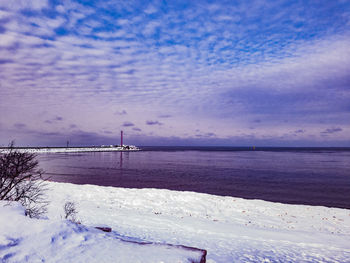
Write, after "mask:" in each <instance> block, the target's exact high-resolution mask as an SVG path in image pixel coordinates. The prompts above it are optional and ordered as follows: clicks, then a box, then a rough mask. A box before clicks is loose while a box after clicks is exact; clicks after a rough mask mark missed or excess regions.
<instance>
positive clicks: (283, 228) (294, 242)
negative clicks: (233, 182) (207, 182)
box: [0, 182, 350, 263]
mask: <svg viewBox="0 0 350 263" xmlns="http://www.w3.org/2000/svg"><path fill="white" fill-rule="evenodd" d="M49 199H50V200H51V204H50V207H49V213H48V218H49V219H50V220H47V224H48V229H53V230H52V231H53V232H52V233H51V234H48V238H49V237H50V236H52V235H55V233H56V232H57V233H61V232H60V231H59V229H62V225H64V224H69V223H67V222H66V221H62V220H61V218H62V216H63V204H64V203H65V202H66V201H73V202H75V203H76V204H77V208H78V211H79V213H78V219H79V220H80V221H81V222H82V224H83V225H85V226H89V227H93V226H109V227H112V229H113V233H112V234H113V235H114V237H115V236H118V237H121V238H124V239H129V240H136V241H142V240H146V241H152V242H160V243H171V244H179V245H186V246H193V247H198V248H202V249H206V250H207V251H208V255H207V262H211V263H213V262H276V261H277V262H291V261H293V262H305V261H313V262H320V261H322V262H347V261H349V258H350V210H347V209H339V208H326V207H316V206H305V205H286V204H279V203H272V202H266V201H260V200H245V199H240V198H233V197H220V196H213V195H208V194H200V193H193V192H179V191H170V190H159V189H125V188H114V187H101V186H93V185H73V184H64V183H53V182H50V183H49ZM2 217H3V215H2V214H0V219H1V218H2ZM26 220H27V219H26ZM28 220H29V219H28ZM50 224H52V225H50ZM0 225H1V222H0ZM12 225H13V231H19V232H18V233H19V238H21V234H20V233H21V232H20V231H21V230H20V229H17V228H16V226H17V225H18V223H16V224H15V223H12ZM33 227H35V224H34V225H33ZM63 228H64V227H63ZM81 228H83V227H79V226H75V227H74V228H73V229H81ZM54 229H58V230H54ZM0 231H2V230H1V229H0ZM50 231H51V230H50ZM55 231H56V232H55ZM72 231H75V230H72ZM79 231H81V230H79ZM79 231H77V232H78V233H79V235H77V236H75V237H73V236H72V237H70V235H68V236H69V237H70V238H71V239H73V240H72V241H71V242H70V241H69V242H70V243H71V244H75V247H77V248H79V249H80V247H81V246H83V247H84V246H85V245H84V244H86V243H84V242H90V241H89V240H95V239H94V238H91V239H89V238H88V239H87V240H86V235H87V236H88V237H89V236H90V235H92V234H91V233H90V232H87V233H86V232H79ZM84 231H85V230H84ZM38 232H40V230H38ZM0 233H2V232H0ZM8 233H12V232H11V231H10V232H8ZM15 233H17V232H15ZM82 233H83V234H82ZM98 235H101V237H99V239H98V241H96V240H95V241H96V243H94V242H95V241H94V242H92V241H91V242H92V243H94V244H100V245H96V246H97V248H98V249H100V250H101V251H104V252H103V254H105V253H107V254H106V256H108V255H109V254H108V253H109V252H108V251H109V250H111V251H113V247H114V246H115V245H116V244H115V242H116V241H115V240H114V239H115V238H114V239H113V238H110V237H109V235H106V234H104V233H101V234H98ZM64 236H65V234H64V231H63V234H62V235H58V239H57V240H58V241H57V242H54V243H53V244H52V245H51V246H50V247H47V248H45V249H46V250H50V251H51V253H56V254H57V255H56V254H55V255H54V256H55V257H57V259H59V258H58V257H60V256H61V253H62V252H61V251H60V249H58V247H60V246H61V245H62V244H64V243H65V242H68V241H66V239H65V238H64ZM12 237H13V236H12ZM2 238H4V237H2ZM6 242H9V241H6ZM11 242H12V241H11ZM13 242H16V239H14V241H13ZM3 244H4V241H0V253H3V252H1V251H2V249H1V248H2V247H3ZM90 247H92V245H91V246H90ZM90 247H89V249H90ZM104 247H106V248H104ZM23 249H24V248H23ZM45 249H44V250H45ZM79 251H80V250H79ZM88 251H90V252H87V253H88V255H89V256H91V257H94V253H95V252H93V251H94V250H88ZM98 252H99V250H98V251H97V252H96V253H97V254H98ZM23 253H24V252H23ZM28 253H29V252H28ZM84 253H85V252H84ZM110 253H112V252H110ZM125 253H127V252H125ZM152 253H153V252H152V251H150V253H149V254H152ZM0 255H1V256H3V254H0ZM78 255H80V254H79V253H78V252H76V253H73V255H72V257H73V256H74V257H76V256H78ZM98 255H100V254H98ZM177 256H178V255H177ZM72 259H73V258H72ZM75 259H76V258H75ZM78 259H79V257H78ZM68 261H69V260H68ZM74 261H75V262H77V260H74ZM121 262H128V261H121ZM129 262H130V261H129ZM133 262H137V261H133ZM140 262H147V261H146V259H145V260H143V259H142V260H141V261H140ZM154 262H156V261H154ZM175 262H178V260H175ZM180 262H181V261H180ZM183 262H186V261H185V260H184V261H183Z"/></svg>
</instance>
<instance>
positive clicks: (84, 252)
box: [0, 202, 199, 263]
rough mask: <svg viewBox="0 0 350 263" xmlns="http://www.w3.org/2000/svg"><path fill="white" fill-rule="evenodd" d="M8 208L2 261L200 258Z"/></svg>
mask: <svg viewBox="0 0 350 263" xmlns="http://www.w3.org/2000/svg"><path fill="white" fill-rule="evenodd" d="M4 205H5V203H4V202H2V203H0V213H1V214H0V215H1V216H0V233H1V234H0V260H1V262H149V263H154V262H188V263H190V262H193V261H192V259H195V260H198V258H199V253H198V252H196V251H188V250H184V249H179V248H177V247H169V246H162V245H154V244H149V245H147V244H145V245H139V244H136V243H132V242H125V241H123V240H121V239H119V238H116V236H115V235H113V234H106V233H103V232H101V231H100V230H97V229H93V228H89V227H85V226H83V225H78V224H74V223H72V222H70V221H67V220H37V219H30V218H28V217H25V216H24V210H23V208H22V207H20V206H19V205H14V204H12V205H11V206H6V205H5V206H4ZM196 262H199V261H196Z"/></svg>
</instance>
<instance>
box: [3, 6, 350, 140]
mask: <svg viewBox="0 0 350 263" xmlns="http://www.w3.org/2000/svg"><path fill="white" fill-rule="evenodd" d="M306 9H307V10H308V12H305V10H306ZM349 10H350V4H349V3H347V2H346V1H330V2H327V3H324V5H323V7H322V8H320V6H319V4H317V3H316V2H315V3H312V2H308V3H303V2H299V1H298V2H288V3H286V2H285V1H274V2H268V1H263V2H261V1H258V0H253V1H241V2H235V3H231V4H230V5H227V4H225V3H221V2H217V3H215V4H212V3H210V2H209V1H203V2H201V3H198V2H196V1H192V2H189V3H188V4H186V5H180V4H178V3H177V2H172V3H165V2H159V3H150V4H146V5H145V4H144V3H141V2H138V1H136V2H130V3H129V2H124V3H122V2H118V4H116V2H115V1H98V2H94V3H89V4H84V3H83V2H82V1H74V0H71V1H63V2H60V3H59V4H57V3H56V2H48V1H40V0H35V1H30V2H29V1H24V0H16V1H2V2H1V3H0V21H1V26H0V58H1V59H0V78H1V83H0V85H1V87H0V108H1V112H2V118H4V120H2V121H3V122H4V123H9V124H8V125H12V122H11V120H16V121H15V122H18V123H25V124H26V125H27V126H28V127H37V126H40V125H43V126H46V127H41V128H42V130H45V128H48V125H45V123H46V124H51V123H55V125H57V126H59V125H61V124H60V120H59V119H54V118H50V117H47V116H55V114H56V113H57V112H59V113H60V115H62V117H60V116H57V117H60V118H62V120H61V122H62V125H63V123H64V121H66V120H69V121H71V122H74V123H76V124H77V125H78V126H79V128H81V129H86V130H90V131H91V132H95V133H98V132H100V131H102V130H101V127H106V129H107V130H112V129H115V125H119V126H120V125H123V121H125V119H123V117H122V116H124V115H128V119H132V120H133V121H135V123H142V122H144V120H151V121H148V122H149V123H147V122H146V124H147V125H148V127H147V129H149V132H153V133H154V134H156V135H157V136H159V137H164V136H168V137H171V136H175V137H179V138H180V137H184V136H185V135H184V134H187V135H190V136H193V137H195V135H196V134H197V133H198V132H193V131H194V130H195V128H196V127H197V126H198V127H199V128H200V130H208V129H209V130H211V129H212V128H211V127H220V130H215V134H216V137H219V138H227V137H228V136H229V135H230V134H232V133H234V134H235V135H239V134H241V133H244V132H246V133H247V134H248V133H249V132H250V129H249V127H251V124H252V122H254V123H259V122H258V121H257V120H263V122H261V124H259V125H258V126H259V129H258V128H256V129H255V132H256V133H259V135H257V136H266V135H268V134H270V133H274V134H275V136H276V138H277V136H281V134H283V133H286V132H287V131H289V133H290V131H294V130H297V129H298V127H306V128H305V129H307V131H308V133H307V134H306V133H305V134H302V133H298V137H301V136H309V133H313V135H314V136H319V135H320V134H319V131H321V130H325V131H326V129H327V127H338V126H342V127H343V130H344V131H345V130H347V128H346V127H348V126H346V125H348V124H347V123H348V119H349V101H350V93H349V89H348V87H349V85H350V77H349V73H348V71H349V70H348V69H349V68H350V53H349V52H348V47H349V45H350V34H349V32H350V28H349V19H348V13H349ZM13 105H21V106H22V107H19V108H17V109H16V110H15V112H13V111H12V107H13ZM38 105H40V107H39V106H38ZM24 108H25V110H24ZM39 108H40V109H39ZM42 108H45V109H46V110H47V111H48V112H47V114H46V117H45V116H44V115H40V113H39V111H40V110H41V109H42ZM117 109H119V110H117ZM11 111H12V112H11ZM167 112H171V115H169V114H165V113H167ZM115 115H118V118H117V120H115V119H116V118H115ZM154 116H158V118H168V119H167V125H166V126H167V127H169V129H166V127H165V125H164V126H163V127H162V129H157V125H158V126H159V125H161V124H162V123H161V122H159V121H152V118H154ZM172 116H176V120H175V118H171V117H172ZM63 118H64V119H63ZM112 120H114V121H112ZM284 120H288V123H286V122H284ZM115 122H117V123H115ZM66 125H68V124H66ZM52 126H54V125H52ZM170 127H172V128H171V129H170ZM61 128H64V127H61ZM142 128H143V127H142ZM135 131H136V130H135ZM198 134H199V135H201V136H203V134H202V133H198ZM324 134H326V133H324ZM327 134H329V136H330V137H332V136H334V138H335V137H337V136H339V134H340V133H337V132H333V133H327ZM342 134H344V135H342V136H343V137H342V139H344V140H346V139H347V140H349V139H350V138H349V135H345V132H344V133H342ZM187 135H186V136H187ZM346 136H347V137H346Z"/></svg>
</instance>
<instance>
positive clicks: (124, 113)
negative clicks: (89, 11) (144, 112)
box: [114, 110, 128, 115]
mask: <svg viewBox="0 0 350 263" xmlns="http://www.w3.org/2000/svg"><path fill="white" fill-rule="evenodd" d="M114 114H115V115H127V114H128V113H127V112H126V110H122V111H116V112H115V113H114Z"/></svg>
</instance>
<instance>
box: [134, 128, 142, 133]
mask: <svg viewBox="0 0 350 263" xmlns="http://www.w3.org/2000/svg"><path fill="white" fill-rule="evenodd" d="M132 129H133V131H138V132H139V131H142V130H141V129H140V128H137V127H134V128H132Z"/></svg>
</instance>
